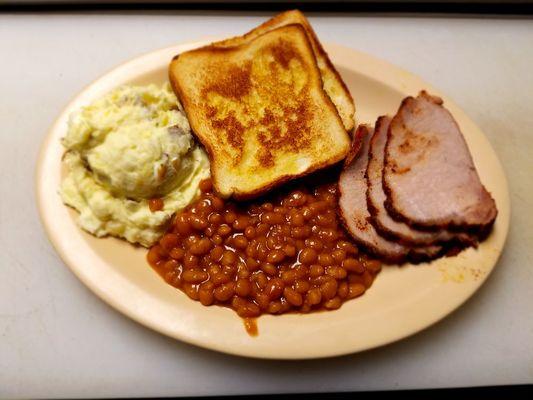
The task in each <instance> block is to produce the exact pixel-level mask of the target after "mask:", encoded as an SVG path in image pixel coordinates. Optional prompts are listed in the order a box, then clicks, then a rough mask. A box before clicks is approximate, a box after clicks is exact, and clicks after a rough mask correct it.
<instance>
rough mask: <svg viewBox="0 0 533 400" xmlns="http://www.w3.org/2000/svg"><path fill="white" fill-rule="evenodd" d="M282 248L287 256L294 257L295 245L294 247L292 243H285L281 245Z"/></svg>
mask: <svg viewBox="0 0 533 400" xmlns="http://www.w3.org/2000/svg"><path fill="white" fill-rule="evenodd" d="M282 250H283V252H284V253H285V255H286V256H287V257H294V256H295V255H296V247H294V246H293V245H292V244H286V245H285V246H283V249H282Z"/></svg>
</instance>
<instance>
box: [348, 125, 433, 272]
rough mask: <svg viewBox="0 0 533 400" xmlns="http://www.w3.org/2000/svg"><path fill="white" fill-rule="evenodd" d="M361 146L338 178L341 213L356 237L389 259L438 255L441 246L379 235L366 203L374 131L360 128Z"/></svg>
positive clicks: (365, 246)
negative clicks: (407, 243) (406, 243)
mask: <svg viewBox="0 0 533 400" xmlns="http://www.w3.org/2000/svg"><path fill="white" fill-rule="evenodd" d="M355 137H356V139H355V140H354V143H357V138H360V143H361V149H360V151H359V154H358V157H355V158H354V159H353V161H352V163H351V164H346V165H345V167H344V169H343V171H342V172H341V174H340V177H339V216H340V219H341V221H342V222H343V224H344V226H345V228H346V230H347V231H348V232H349V233H350V235H351V236H352V237H353V239H354V240H355V241H356V242H357V243H358V244H359V245H360V246H362V247H364V248H365V249H366V250H367V251H369V252H370V253H372V254H374V255H376V256H378V257H381V258H383V259H385V260H386V261H388V262H394V263H401V262H404V261H407V260H409V261H413V262H419V261H424V260H429V259H432V258H434V257H436V256H438V255H439V253H440V252H441V250H442V248H441V247H440V246H429V247H419V248H414V247H410V246H404V245H402V244H399V243H395V242H392V241H389V240H387V239H385V238H384V237H382V236H380V235H379V234H378V232H377V231H376V229H375V228H374V226H373V225H372V224H371V223H370V221H369V220H370V213H369V212H368V208H367V202H366V188H367V184H366V178H365V173H366V167H367V164H368V150H369V147H370V137H371V132H370V131H369V129H368V128H367V127H365V126H360V127H359V128H357V131H356V133H355Z"/></svg>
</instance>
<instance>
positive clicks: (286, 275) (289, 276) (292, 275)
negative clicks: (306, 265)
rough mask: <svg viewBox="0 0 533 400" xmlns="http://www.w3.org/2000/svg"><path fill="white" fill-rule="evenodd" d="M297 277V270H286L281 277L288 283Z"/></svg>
mask: <svg viewBox="0 0 533 400" xmlns="http://www.w3.org/2000/svg"><path fill="white" fill-rule="evenodd" d="M296 278H297V272H296V271H295V270H289V271H284V272H282V273H281V279H282V280H283V282H285V283H286V284H288V285H290V284H292V283H293V282H294V281H295V280H296Z"/></svg>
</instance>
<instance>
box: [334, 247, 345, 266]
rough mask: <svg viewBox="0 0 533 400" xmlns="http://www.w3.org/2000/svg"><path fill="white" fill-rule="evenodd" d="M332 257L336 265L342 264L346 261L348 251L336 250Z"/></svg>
mask: <svg viewBox="0 0 533 400" xmlns="http://www.w3.org/2000/svg"><path fill="white" fill-rule="evenodd" d="M331 257H333V260H334V261H335V263H336V264H341V263H342V262H343V261H344V260H345V259H346V251H344V250H342V249H335V250H333V252H332V253H331Z"/></svg>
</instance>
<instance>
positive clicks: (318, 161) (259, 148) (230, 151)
mask: <svg viewBox="0 0 533 400" xmlns="http://www.w3.org/2000/svg"><path fill="white" fill-rule="evenodd" d="M265 59H266V60H270V61H268V62H267V63H266V64H265V62H264V60H265ZM272 60H274V62H272ZM258 65H259V66H258ZM191 70H192V72H191V74H192V75H194V76H192V77H191V74H189V76H187V73H186V72H190V71H191ZM201 77H209V79H204V80H202V79H200V78H201ZM169 78H170V82H171V84H172V87H173V89H174V92H175V93H176V94H177V96H178V98H179V99H180V101H181V103H182V104H183V106H184V109H185V112H186V114H187V117H188V119H189V122H190V124H191V127H192V129H193V131H194V133H195V134H196V136H197V137H198V139H199V140H200V142H201V143H202V144H203V145H204V146H205V148H206V150H207V153H208V155H209V158H210V160H211V173H212V176H213V178H214V179H213V181H214V182H213V183H214V187H215V190H216V191H217V192H218V193H219V194H220V195H222V196H225V197H229V196H233V197H234V198H236V199H250V198H253V197H257V196H259V195H261V194H263V193H265V192H267V191H269V190H271V189H272V188H274V187H276V186H278V185H280V184H282V183H284V182H286V181H288V180H291V179H294V178H297V177H300V176H304V175H307V174H309V173H311V172H313V171H316V170H318V169H321V168H325V167H327V166H330V165H332V164H335V163H337V162H339V161H341V160H342V159H344V157H345V156H346V153H347V152H348V150H349V137H348V135H347V133H346V130H345V129H344V125H343V122H342V119H341V118H340V116H339V115H338V113H337V109H336V107H335V106H334V104H333V103H332V101H331V99H330V98H329V97H328V96H327V94H326V93H325V92H324V90H323V89H322V79H321V75H320V72H319V70H318V66H317V63H316V60H315V58H314V56H313V51H312V45H311V43H310V41H309V39H308V37H307V35H306V34H305V30H304V28H303V27H302V26H301V25H299V24H289V25H285V26H283V27H280V28H277V29H273V30H270V31H268V32H267V33H265V34H263V35H260V36H258V37H257V38H255V39H254V40H253V41H249V42H245V43H242V44H240V45H238V46H234V47H222V46H214V45H209V46H206V47H203V48H200V49H196V50H191V51H189V52H185V53H182V54H180V55H178V56H176V57H174V59H173V60H172V62H171V64H170V67H169ZM190 79H192V80H193V81H194V82H192V83H191V82H189V80H190ZM287 80H288V82H287ZM329 131H331V132H333V133H330V132H329ZM333 135H337V137H333ZM302 159H305V160H307V161H306V162H308V163H309V165H305V166H304V167H303V168H301V167H300V165H299V164H298V165H297V163H299V162H300V160H302ZM284 163H285V164H286V166H285V164H284ZM291 163H292V164H291ZM281 164H284V165H281ZM270 170H275V171H274V172H273V176H272V177H268V176H267V175H268V173H269V172H268V171H270ZM228 171H229V173H228ZM265 171H266V172H265ZM287 171H289V172H287ZM230 174H233V175H232V177H230V178H231V179H234V180H235V182H234V184H232V185H229V184H228V183H227V182H226V183H221V181H222V180H223V178H228V175H230ZM261 174H263V175H265V176H266V179H264V180H263V181H262V182H260V184H257V185H250V184H249V183H250V182H247V181H252V180H254V179H259V180H260V179H262V178H261V176H262V175H261ZM230 178H228V179H226V180H228V181H229V180H231V179H230ZM228 186H230V187H228Z"/></svg>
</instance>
